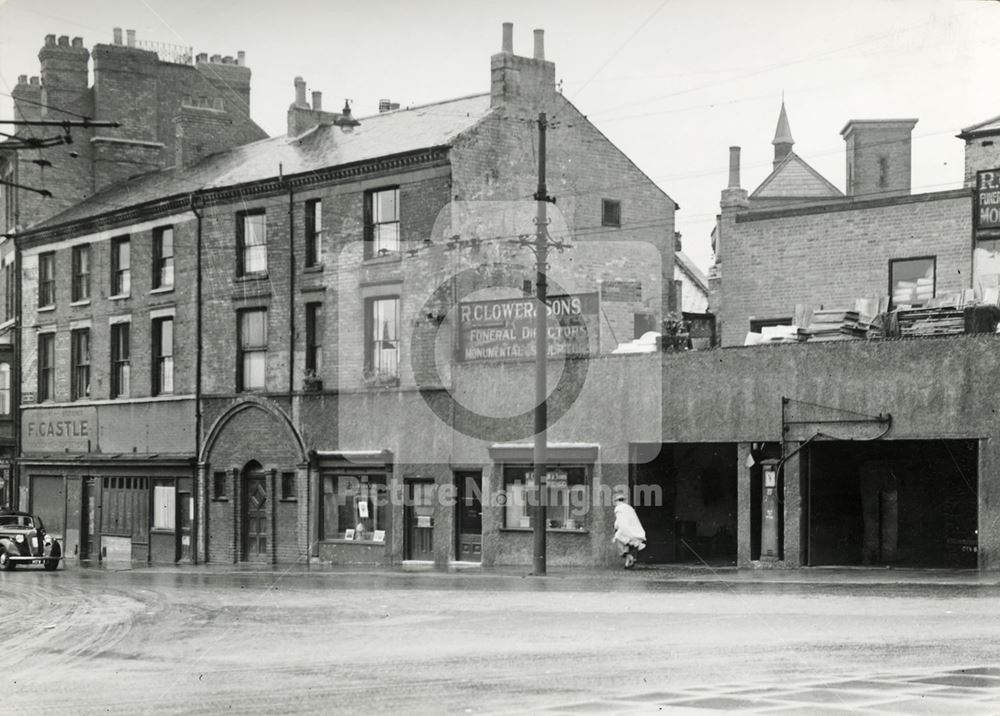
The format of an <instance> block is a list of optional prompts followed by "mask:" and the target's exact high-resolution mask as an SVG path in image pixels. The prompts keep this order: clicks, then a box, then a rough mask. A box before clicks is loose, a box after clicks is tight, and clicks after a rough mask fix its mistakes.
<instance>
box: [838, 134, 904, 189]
mask: <svg viewBox="0 0 1000 716" xmlns="http://www.w3.org/2000/svg"><path fill="white" fill-rule="evenodd" d="M916 124H917V120H915V119H852V120H851V121H849V122H848V123H847V124H846V125H844V128H843V129H842V130H841V131H840V134H841V136H843V138H844V141H845V142H846V143H847V192H846V193H847V195H848V196H864V195H875V194H879V195H882V196H900V195H906V194H909V193H910V162H911V146H912V141H911V136H912V134H913V127H914V126H915V125H916Z"/></svg>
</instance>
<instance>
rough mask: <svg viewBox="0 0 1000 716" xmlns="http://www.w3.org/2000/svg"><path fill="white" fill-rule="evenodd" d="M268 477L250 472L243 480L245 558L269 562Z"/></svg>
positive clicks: (246, 559) (252, 560)
mask: <svg viewBox="0 0 1000 716" xmlns="http://www.w3.org/2000/svg"><path fill="white" fill-rule="evenodd" d="M267 502H268V500H267V478H266V477H265V476H264V475H263V474H261V473H257V472H253V473H249V474H247V476H246V477H245V478H244V482H243V559H244V560H245V561H247V562H268V561H270V560H269V557H268V553H267V543H268V537H269V535H268V529H267V523H268V519H267V513H268V504H267Z"/></svg>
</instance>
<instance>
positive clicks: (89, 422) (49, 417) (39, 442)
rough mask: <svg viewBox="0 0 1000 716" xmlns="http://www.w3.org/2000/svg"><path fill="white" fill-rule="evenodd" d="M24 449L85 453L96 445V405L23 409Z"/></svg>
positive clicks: (28, 450) (29, 450)
mask: <svg viewBox="0 0 1000 716" xmlns="http://www.w3.org/2000/svg"><path fill="white" fill-rule="evenodd" d="M21 436H22V437H21V439H22V445H23V449H24V451H25V452H29V453H31V452H66V451H69V452H87V451H88V450H90V449H91V446H94V445H96V444H97V408H93V407H91V408H55V409H49V410H25V411H24V422H23V424H22V425H21Z"/></svg>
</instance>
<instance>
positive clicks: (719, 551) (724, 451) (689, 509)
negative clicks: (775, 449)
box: [629, 443, 737, 565]
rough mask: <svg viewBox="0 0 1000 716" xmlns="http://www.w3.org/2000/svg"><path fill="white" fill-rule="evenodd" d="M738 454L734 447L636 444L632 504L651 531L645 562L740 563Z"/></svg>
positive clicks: (631, 478) (710, 444) (715, 444)
mask: <svg viewBox="0 0 1000 716" xmlns="http://www.w3.org/2000/svg"><path fill="white" fill-rule="evenodd" d="M736 454H737V451H736V444H735V443H669V444H663V445H660V444H657V443H636V444H633V445H632V457H633V459H632V460H631V465H630V468H629V472H630V474H629V484H630V486H631V488H632V490H631V492H632V497H631V501H632V504H633V506H634V507H635V510H636V513H637V514H638V516H639V520H640V521H641V522H642V524H643V527H644V528H645V530H646V549H645V550H643V551H642V552H641V553H640V555H639V560H640V561H641V562H647V563H653V564H670V563H695V564H712V565H731V564H735V563H736V511H737V508H736V489H737V488H736V484H737V483H736V478H737V465H736ZM644 497H645V499H643V498H644ZM650 498H653V499H650Z"/></svg>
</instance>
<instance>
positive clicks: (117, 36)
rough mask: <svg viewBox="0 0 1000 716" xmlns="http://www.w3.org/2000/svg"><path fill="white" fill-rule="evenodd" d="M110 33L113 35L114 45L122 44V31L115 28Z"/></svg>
mask: <svg viewBox="0 0 1000 716" xmlns="http://www.w3.org/2000/svg"><path fill="white" fill-rule="evenodd" d="M111 32H112V33H113V34H114V37H115V40H114V42H115V44H116V45H120V44H122V29H121V28H120V27H116V28H114V29H113V30H112V31H111Z"/></svg>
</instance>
